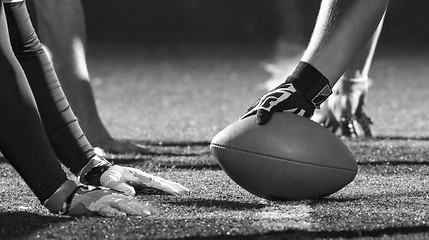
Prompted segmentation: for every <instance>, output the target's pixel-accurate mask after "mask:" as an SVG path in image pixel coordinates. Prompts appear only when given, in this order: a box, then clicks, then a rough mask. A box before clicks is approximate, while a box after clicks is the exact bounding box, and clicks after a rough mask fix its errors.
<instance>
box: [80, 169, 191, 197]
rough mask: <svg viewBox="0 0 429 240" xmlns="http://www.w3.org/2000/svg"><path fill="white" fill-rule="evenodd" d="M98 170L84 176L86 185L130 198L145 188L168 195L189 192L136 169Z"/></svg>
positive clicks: (175, 184)
mask: <svg viewBox="0 0 429 240" xmlns="http://www.w3.org/2000/svg"><path fill="white" fill-rule="evenodd" d="M99 168H100V169H97V168H95V169H94V170H93V171H90V172H88V173H87V174H86V175H85V180H86V182H88V184H90V185H98V186H103V187H107V188H111V189H115V190H117V191H120V192H123V193H125V194H127V195H130V196H134V195H135V194H136V191H139V190H143V189H147V188H152V189H157V190H161V191H163V192H166V193H170V194H180V193H184V192H188V191H189V190H188V189H187V188H186V187H184V186H183V185H181V184H179V183H175V182H172V181H169V180H166V179H163V178H161V177H157V176H154V175H151V174H148V173H145V172H143V171H141V170H139V169H136V168H131V167H123V166H119V165H110V166H108V167H104V168H103V167H99ZM103 169H104V171H103Z"/></svg>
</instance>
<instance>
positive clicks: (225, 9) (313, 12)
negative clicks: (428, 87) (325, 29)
mask: <svg viewBox="0 0 429 240" xmlns="http://www.w3.org/2000/svg"><path fill="white" fill-rule="evenodd" d="M83 4H84V7H85V14H86V17H87V27H88V29H87V32H88V39H89V40H90V41H98V42H100V41H102V42H137V43H162V44H165V43H174V44H182V43H183V44H218V43H222V44H223V43H243V44H245V43H271V42H274V41H275V39H276V38H277V37H278V36H280V35H287V36H291V37H293V36H299V38H301V39H305V40H306V41H307V40H308V39H309V37H310V34H311V30H312V28H313V25H314V21H315V18H316V16H317V11H318V7H319V4H320V1H317V0H175V1H171V0H138V1H136V0H121V1H112V0H91V1H83ZM428 10H429V1H419V0H414V1H413V0H410V1H401V0H392V1H391V4H390V7H389V9H388V12H387V17H386V21H385V25H384V29H383V33H382V36H381V39H380V43H381V44H383V45H389V46H402V47H404V46H410V47H415V46H421V45H422V44H425V43H426V42H428V40H429V17H428V16H427V12H428Z"/></svg>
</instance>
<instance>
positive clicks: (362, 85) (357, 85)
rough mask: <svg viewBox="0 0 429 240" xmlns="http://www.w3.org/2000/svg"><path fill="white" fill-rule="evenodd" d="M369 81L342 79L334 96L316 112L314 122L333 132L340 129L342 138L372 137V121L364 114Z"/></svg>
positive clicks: (336, 87)
mask: <svg viewBox="0 0 429 240" xmlns="http://www.w3.org/2000/svg"><path fill="white" fill-rule="evenodd" d="M368 85H369V80H368V79H367V78H363V79H345V78H342V79H340V81H338V82H337V84H336V85H335V87H334V94H333V95H331V96H330V97H329V98H328V99H327V101H326V102H325V103H324V104H322V106H321V109H320V110H316V112H315V114H314V116H313V117H312V118H311V119H312V120H313V121H315V122H318V123H320V124H322V125H324V126H325V127H326V128H328V129H329V130H331V131H332V132H334V133H335V132H336V131H337V129H338V128H339V129H340V130H341V132H340V133H339V134H340V135H341V136H345V137H361V136H365V137H371V136H372V132H371V128H370V125H371V124H372V121H371V119H370V118H369V117H368V116H367V115H366V114H365V113H364V111H363V107H364V105H365V103H366V95H367V93H368Z"/></svg>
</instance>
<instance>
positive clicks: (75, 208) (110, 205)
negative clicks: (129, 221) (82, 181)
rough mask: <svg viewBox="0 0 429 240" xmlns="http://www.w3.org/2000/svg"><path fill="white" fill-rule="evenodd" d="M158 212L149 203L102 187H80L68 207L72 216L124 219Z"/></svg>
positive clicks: (68, 211) (67, 210)
mask: <svg viewBox="0 0 429 240" xmlns="http://www.w3.org/2000/svg"><path fill="white" fill-rule="evenodd" d="M156 213H158V210H157V209H156V208H154V207H153V206H151V205H150V204H149V203H144V202H141V201H139V200H138V199H136V198H134V197H131V196H126V195H124V194H121V193H119V192H116V191H114V190H110V189H107V188H102V187H93V186H85V185H82V186H79V187H78V188H77V190H76V191H75V193H74V195H72V196H71V201H70V202H69V203H68V205H67V207H66V211H65V214H68V215H70V216H85V215H101V216H105V217H123V216H127V215H140V216H146V215H152V214H156Z"/></svg>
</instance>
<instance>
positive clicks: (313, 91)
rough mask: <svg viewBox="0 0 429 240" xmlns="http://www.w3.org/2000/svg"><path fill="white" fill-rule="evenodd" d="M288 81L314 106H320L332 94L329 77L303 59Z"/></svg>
mask: <svg viewBox="0 0 429 240" xmlns="http://www.w3.org/2000/svg"><path fill="white" fill-rule="evenodd" d="M286 83H292V85H293V86H294V87H295V89H296V90H298V91H299V92H300V93H301V94H302V95H303V96H304V98H305V99H306V100H307V101H308V102H309V103H310V104H311V105H312V106H313V107H314V108H320V104H322V103H323V102H324V101H325V100H326V99H327V98H328V97H329V96H330V95H331V94H332V88H331V86H330V85H329V81H328V79H327V78H326V77H325V76H324V75H323V74H322V73H321V72H319V70H317V69H316V68H315V67H313V66H312V65H310V64H308V63H306V62H302V61H301V62H299V64H298V66H297V67H296V68H295V70H294V72H293V73H292V74H291V75H290V76H289V77H288V78H287V79H286Z"/></svg>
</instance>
